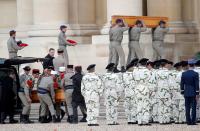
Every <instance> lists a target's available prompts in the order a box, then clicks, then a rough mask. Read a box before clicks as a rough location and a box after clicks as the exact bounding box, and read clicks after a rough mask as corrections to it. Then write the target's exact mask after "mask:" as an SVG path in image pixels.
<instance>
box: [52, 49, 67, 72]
mask: <svg viewBox="0 0 200 131" xmlns="http://www.w3.org/2000/svg"><path fill="white" fill-rule="evenodd" d="M57 53H58V56H57V57H56V58H55V59H53V66H54V69H55V71H57V72H58V71H59V67H67V65H66V62H65V57H64V54H63V53H64V50H63V49H58V50H57Z"/></svg>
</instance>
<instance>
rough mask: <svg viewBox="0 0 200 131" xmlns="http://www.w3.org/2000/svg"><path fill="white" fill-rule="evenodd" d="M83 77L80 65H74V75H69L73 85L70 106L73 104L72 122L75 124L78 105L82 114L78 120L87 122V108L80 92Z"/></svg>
mask: <svg viewBox="0 0 200 131" xmlns="http://www.w3.org/2000/svg"><path fill="white" fill-rule="evenodd" d="M82 78H83V74H82V67H81V66H76V67H75V75H73V76H72V77H71V79H72V80H73V86H74V91H73V93H72V106H73V123H74V124H77V123H78V111H77V108H78V106H79V107H80V109H81V112H82V114H83V118H82V119H81V120H80V122H87V120H86V118H87V114H86V113H87V109H86V105H85V99H84V97H83V95H82V94H81V81H82Z"/></svg>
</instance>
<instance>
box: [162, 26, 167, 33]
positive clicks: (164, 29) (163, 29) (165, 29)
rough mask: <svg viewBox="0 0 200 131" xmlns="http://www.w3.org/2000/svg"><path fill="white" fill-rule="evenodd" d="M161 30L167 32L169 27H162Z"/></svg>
mask: <svg viewBox="0 0 200 131" xmlns="http://www.w3.org/2000/svg"><path fill="white" fill-rule="evenodd" d="M160 31H161V32H164V33H167V32H169V28H168V27H166V28H161V30H160Z"/></svg>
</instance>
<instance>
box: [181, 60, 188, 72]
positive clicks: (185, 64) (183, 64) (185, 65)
mask: <svg viewBox="0 0 200 131" xmlns="http://www.w3.org/2000/svg"><path fill="white" fill-rule="evenodd" d="M180 64H181V67H182V69H183V70H187V69H188V61H181V62H180Z"/></svg>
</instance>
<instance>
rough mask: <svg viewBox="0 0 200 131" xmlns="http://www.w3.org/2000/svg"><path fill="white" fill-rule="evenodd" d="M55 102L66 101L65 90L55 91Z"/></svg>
mask: <svg viewBox="0 0 200 131" xmlns="http://www.w3.org/2000/svg"><path fill="white" fill-rule="evenodd" d="M55 100H56V102H64V101H65V92H64V90H63V89H55Z"/></svg>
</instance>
